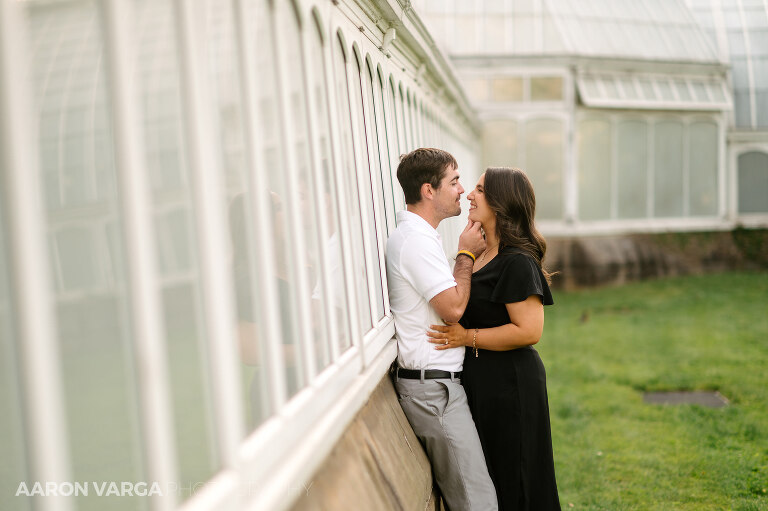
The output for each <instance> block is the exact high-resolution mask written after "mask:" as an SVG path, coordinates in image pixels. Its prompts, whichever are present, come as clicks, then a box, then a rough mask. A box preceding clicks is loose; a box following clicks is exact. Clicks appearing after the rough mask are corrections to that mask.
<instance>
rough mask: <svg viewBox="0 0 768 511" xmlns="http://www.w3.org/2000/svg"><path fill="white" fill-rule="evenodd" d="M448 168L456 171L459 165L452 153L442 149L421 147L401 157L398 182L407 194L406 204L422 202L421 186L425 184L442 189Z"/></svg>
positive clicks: (398, 167)
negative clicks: (441, 185) (441, 182)
mask: <svg viewBox="0 0 768 511" xmlns="http://www.w3.org/2000/svg"><path fill="white" fill-rule="evenodd" d="M447 167H450V168H451V169H456V168H458V167H459V164H458V163H457V162H456V158H454V157H453V156H452V155H451V153H449V152H447V151H443V150H442V149H434V148H431V147H421V148H419V149H416V150H414V151H411V152H410V153H408V154H404V155H402V156H400V164H399V165H398V166H397V180H398V181H400V186H401V187H402V189H403V193H405V203H406V204H416V203H417V202H419V201H421V185H423V184H424V183H429V184H430V185H432V188H434V189H438V188H440V181H441V180H442V179H443V176H445V170H446V168H447Z"/></svg>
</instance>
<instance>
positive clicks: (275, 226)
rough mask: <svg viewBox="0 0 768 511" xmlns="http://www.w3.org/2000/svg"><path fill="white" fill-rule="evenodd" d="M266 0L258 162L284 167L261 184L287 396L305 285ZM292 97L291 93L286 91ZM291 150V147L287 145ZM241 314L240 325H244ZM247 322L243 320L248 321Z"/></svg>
mask: <svg viewBox="0 0 768 511" xmlns="http://www.w3.org/2000/svg"><path fill="white" fill-rule="evenodd" d="M267 4H268V3H267V2H265V1H259V2H256V15H255V16H254V17H253V18H254V19H255V20H256V41H257V44H256V49H257V52H256V53H257V54H256V59H257V65H256V69H258V71H259V87H258V89H257V91H256V92H257V94H258V106H259V112H258V121H259V130H260V136H261V142H262V147H261V150H262V151H263V154H262V157H261V162H262V163H263V164H264V165H265V167H266V169H282V171H280V172H274V171H269V170H268V172H267V176H268V180H267V183H264V185H265V187H266V189H267V191H268V193H269V198H264V199H261V198H259V200H267V201H268V204H269V212H270V217H269V224H270V225H271V227H272V233H273V235H272V249H273V251H274V252H273V257H274V260H275V263H276V266H277V267H276V268H275V274H274V275H268V276H265V277H266V278H272V279H274V281H275V287H276V288H277V292H278V296H277V300H278V307H279V309H280V326H281V330H282V339H281V341H282V345H283V356H284V359H285V364H286V368H285V379H286V386H287V390H288V396H289V397H290V396H292V395H294V394H295V393H296V392H297V391H298V390H299V388H300V387H301V386H302V385H303V382H302V381H301V375H302V371H301V361H302V360H301V357H300V356H299V354H298V353H297V351H298V346H300V345H301V342H300V340H299V333H300V332H299V328H298V327H297V325H299V320H298V315H297V313H296V307H295V305H294V304H297V303H299V295H300V293H301V292H303V290H302V289H301V288H300V286H299V285H298V281H297V278H296V274H295V268H296V267H297V264H295V262H294V259H295V254H296V253H297V252H298V251H297V250H296V248H295V246H294V240H293V238H292V236H290V235H289V229H288V226H290V225H291V219H290V218H288V211H289V208H288V203H287V201H288V200H289V199H290V197H295V196H296V194H295V193H294V194H293V195H292V194H289V188H288V183H287V182H286V179H287V176H286V173H285V170H284V169H285V163H284V160H283V154H284V151H285V150H286V148H285V147H284V144H285V141H284V140H283V137H282V135H281V133H282V126H281V121H280V112H279V110H278V105H279V103H280V96H279V91H280V88H278V85H277V83H278V82H277V75H276V67H275V66H276V65H277V63H276V61H275V48H274V46H273V44H272V41H273V34H272V30H273V29H274V18H272V16H271V12H270V10H269V7H268V5H267ZM288 97H289V99H290V96H288ZM291 150H293V148H291ZM243 319H246V320H247V319H248V318H247V317H242V318H241V321H240V323H241V329H242V327H243V325H242V323H243V322H244V321H243ZM246 323H247V322H246ZM262 393H263V392H262V389H254V387H252V394H251V399H252V400H253V401H254V403H253V405H254V409H257V406H258V403H257V402H256V400H258V399H259V397H258V396H259V395H261V394H262Z"/></svg>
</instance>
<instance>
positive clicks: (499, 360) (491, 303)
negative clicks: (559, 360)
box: [460, 248, 560, 511]
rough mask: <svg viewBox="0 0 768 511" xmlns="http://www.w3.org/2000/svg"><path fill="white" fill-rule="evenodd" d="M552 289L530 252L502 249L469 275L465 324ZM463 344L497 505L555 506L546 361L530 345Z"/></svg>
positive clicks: (546, 298)
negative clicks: (476, 347) (474, 347)
mask: <svg viewBox="0 0 768 511" xmlns="http://www.w3.org/2000/svg"><path fill="white" fill-rule="evenodd" d="M531 295H538V296H540V297H541V298H542V301H543V303H544V305H551V304H553V303H554V302H553V301H552V293H551V292H550V290H549V286H548V285H547V281H546V279H545V278H544V275H543V273H542V272H541V269H540V268H539V267H538V265H537V264H536V262H535V261H534V259H533V258H531V257H530V256H528V255H525V254H523V253H520V252H519V251H516V250H514V249H511V248H505V249H503V250H502V251H501V252H500V253H499V255H497V256H496V257H495V258H493V259H492V260H491V261H490V262H489V263H488V264H486V265H485V266H484V267H483V268H481V269H480V270H478V271H477V272H475V273H474V274H473V275H472V288H471V291H470V298H469V304H468V305H467V309H466V311H465V312H464V316H463V317H462V318H461V320H460V323H461V325H462V326H463V327H464V328H466V329H474V328H492V327H497V326H501V325H504V324H507V323H510V319H509V314H508V313H507V308H506V306H505V304H506V303H514V302H521V301H523V300H525V299H526V298H528V297H529V296H531ZM478 355H479V356H478V357H475V354H474V351H473V350H472V348H467V352H466V355H465V357H464V374H463V377H462V380H463V383H464V387H465V389H466V392H467V398H468V400H469V407H470V409H471V410H472V416H473V417H474V419H475V424H476V425H477V432H478V434H479V435H480V442H481V443H482V445H483V451H484V453H485V459H486V462H487V464H488V470H489V472H490V474H491V479H493V483H494V485H495V486H496V494H497V495H498V500H499V509H500V510H506V511H512V510H514V511H523V510H528V511H548V510H553V509H554V510H559V509H560V501H559V497H558V494H557V483H556V482H555V466H554V460H553V457H552V437H551V433H550V427H549V405H548V403H547V384H546V374H545V372H544V365H543V364H542V362H541V359H540V358H539V354H538V353H537V352H536V350H535V349H534V348H533V346H527V347H525V348H519V349H515V350H510V351H488V350H482V349H481V350H479V353H478Z"/></svg>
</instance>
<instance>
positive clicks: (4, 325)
mask: <svg viewBox="0 0 768 511" xmlns="http://www.w3.org/2000/svg"><path fill="white" fill-rule="evenodd" d="M3 199H4V197H3V196H2V194H0V410H3V411H4V413H2V414H0V459H1V460H3V463H0V495H4V496H5V498H4V499H3V500H4V504H3V505H4V506H7V509H8V511H26V510H29V509H32V502H33V499H30V498H25V497H21V496H20V497H16V498H14V497H13V496H14V495H16V492H17V490H18V489H19V485H20V483H21V482H22V481H24V482H25V483H26V485H27V488H29V489H30V490H32V487H33V485H34V484H35V481H31V480H30V479H29V478H28V475H27V464H26V460H25V454H26V445H25V444H26V441H25V434H24V431H25V428H24V426H25V425H24V422H23V420H24V417H23V416H22V414H21V411H22V410H23V404H24V398H23V396H22V395H21V389H20V388H19V378H21V374H20V370H19V368H20V367H21V364H20V360H19V356H18V353H17V351H18V349H19V346H18V345H17V344H16V342H17V341H15V340H16V339H19V337H18V335H17V334H16V332H15V328H16V322H15V318H16V316H15V314H14V310H13V306H12V304H11V290H10V275H11V268H10V267H9V261H8V260H7V257H6V254H7V252H6V249H7V248H8V241H7V237H8V234H9V231H8V229H7V227H6V225H5V222H4V221H3V220H4V219H3V213H4V212H5V204H3ZM21 371H23V369H21Z"/></svg>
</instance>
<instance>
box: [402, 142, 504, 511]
mask: <svg viewBox="0 0 768 511" xmlns="http://www.w3.org/2000/svg"><path fill="white" fill-rule="evenodd" d="M457 169H458V164H457V163H456V160H455V159H454V158H453V156H451V155H450V154H448V153H447V152H445V151H441V150H439V149H425V148H422V149H416V150H415V151H413V152H411V153H409V154H407V155H405V156H403V157H402V158H401V159H400V165H399V166H398V168H397V179H398V181H400V186H401V187H402V188H403V192H404V193H405V202H406V205H407V208H406V211H400V212H398V214H397V224H398V226H397V229H396V230H395V232H393V233H392V236H390V238H389V241H388V242H387V276H388V282H389V302H390V307H391V309H392V313H393V314H394V318H395V330H396V337H397V346H398V355H397V365H398V367H397V369H396V370H395V389H396V390H397V392H398V394H399V396H400V404H401V406H402V407H403V411H404V412H405V415H406V417H408V421H409V422H410V423H411V426H412V427H413V430H414V432H415V433H416V435H417V436H418V437H419V439H420V440H421V441H422V443H423V444H424V447H425V449H426V451H427V455H428V456H429V459H430V461H431V463H432V470H433V472H434V474H435V480H436V481H437V485H438V486H439V487H440V490H441V492H442V494H443V498H444V499H445V502H446V505H447V507H448V509H450V510H451V511H461V510H483V511H485V510H489V509H498V505H497V502H496V491H495V489H494V487H493V482H492V481H491V478H490V476H489V475H488V468H487V467H486V465H485V457H484V456H483V449H482V446H481V445H480V440H479V438H478V436H477V430H476V429H475V423H474V421H473V420H472V415H471V413H470V411H469V406H468V405H467V396H466V394H465V393H464V388H463V387H462V386H461V380H460V378H461V370H462V366H463V363H464V348H455V349H448V350H435V349H434V345H432V344H430V343H429V341H428V340H427V339H428V338H427V330H428V329H429V325H431V324H435V323H438V324H439V321H440V320H442V321H445V322H446V323H455V322H458V321H459V318H461V316H462V314H463V313H464V309H465V308H466V306H467V301H468V300H469V288H470V281H471V278H472V266H473V263H474V258H475V256H477V255H479V254H480V253H481V252H483V250H485V240H484V239H483V237H482V233H481V231H480V224H479V223H478V222H474V223H473V222H470V223H469V224H467V227H466V228H465V229H464V232H462V234H461V236H460V237H459V255H458V256H457V257H456V264H455V266H454V270H453V274H451V269H450V266H449V264H448V260H447V259H446V257H445V252H443V248H442V245H441V242H440V235H439V234H438V233H437V230H436V228H437V226H438V224H439V223H440V222H441V221H442V220H443V219H445V218H448V217H452V216H457V215H458V214H459V213H461V205H460V203H459V199H460V198H461V194H462V193H464V188H462V186H461V183H459V173H458V171H457ZM462 251H463V252H462ZM467 252H469V253H470V254H467Z"/></svg>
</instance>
